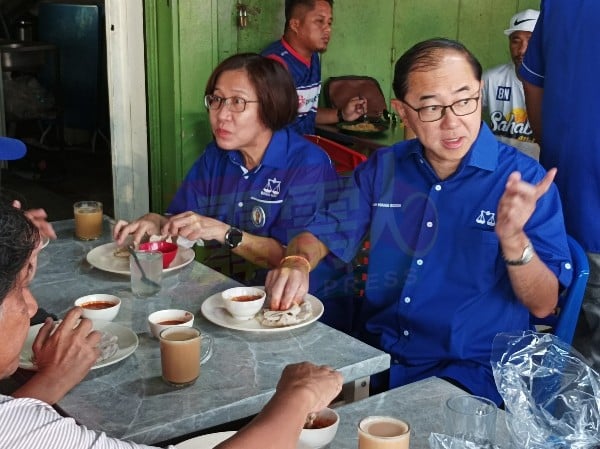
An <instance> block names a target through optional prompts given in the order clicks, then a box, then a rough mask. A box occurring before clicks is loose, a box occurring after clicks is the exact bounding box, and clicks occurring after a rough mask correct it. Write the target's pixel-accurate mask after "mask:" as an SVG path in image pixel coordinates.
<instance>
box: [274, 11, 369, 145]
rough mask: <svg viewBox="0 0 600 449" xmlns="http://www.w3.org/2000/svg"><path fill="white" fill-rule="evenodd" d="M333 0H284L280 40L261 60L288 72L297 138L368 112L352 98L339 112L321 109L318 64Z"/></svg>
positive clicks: (326, 38) (326, 39) (327, 34)
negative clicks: (295, 101) (273, 62)
mask: <svg viewBox="0 0 600 449" xmlns="http://www.w3.org/2000/svg"><path fill="white" fill-rule="evenodd" d="M332 8H333V0H286V2H285V29H284V33H283V37H282V38H281V39H280V40H278V41H276V42H273V43H272V44H270V45H269V46H268V47H267V48H265V49H264V50H263V52H262V55H263V56H266V57H268V58H272V59H274V60H276V61H279V62H281V63H282V64H283V65H284V66H285V67H287V69H288V70H289V72H290V74H291V75H292V78H293V79H294V83H295V84H296V90H297V92H298V103H299V104H298V117H297V118H296V120H295V122H294V123H293V124H292V125H291V127H292V129H294V130H296V131H297V132H298V133H300V134H314V133H315V123H316V124H331V123H338V122H343V121H354V120H357V119H358V118H360V117H361V116H362V115H363V114H365V113H366V111H367V100H366V99H364V98H361V97H354V98H351V99H350V100H348V102H347V103H346V105H345V106H344V107H343V108H341V109H333V108H320V107H318V104H319V95H320V93H321V60H320V56H319V53H323V52H325V51H326V50H327V45H328V44H329V39H330V37H331V24H332V22H333V12H332Z"/></svg>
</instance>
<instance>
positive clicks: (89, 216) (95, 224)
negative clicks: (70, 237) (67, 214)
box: [73, 201, 102, 240]
mask: <svg viewBox="0 0 600 449" xmlns="http://www.w3.org/2000/svg"><path fill="white" fill-rule="evenodd" d="M73 214H74V216H75V237H77V238H78V239H80V240H96V239H97V238H100V236H101V235H102V203H101V202H99V201H78V202H77V203H75V204H73Z"/></svg>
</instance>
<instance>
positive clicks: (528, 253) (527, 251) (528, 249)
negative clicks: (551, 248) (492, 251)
mask: <svg viewBox="0 0 600 449" xmlns="http://www.w3.org/2000/svg"><path fill="white" fill-rule="evenodd" d="M534 254H535V251H534V250H533V245H532V244H531V241H529V240H528V241H527V245H525V248H523V254H521V258H520V259H513V260H510V259H507V258H504V262H505V263H506V265H512V266H519V265H525V264H527V263H529V262H531V259H533V255H534Z"/></svg>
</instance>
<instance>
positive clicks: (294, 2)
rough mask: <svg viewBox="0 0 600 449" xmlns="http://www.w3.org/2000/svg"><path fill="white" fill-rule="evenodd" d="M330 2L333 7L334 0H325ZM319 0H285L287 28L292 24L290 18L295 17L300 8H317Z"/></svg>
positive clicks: (307, 9) (308, 9)
mask: <svg viewBox="0 0 600 449" xmlns="http://www.w3.org/2000/svg"><path fill="white" fill-rule="evenodd" d="M323 1H326V2H327V3H329V6H331V7H332V8H333V0H323ZM316 4H317V0H285V28H284V30H287V29H288V28H289V25H290V19H291V18H292V17H294V15H295V14H296V12H297V10H298V9H299V8H304V9H305V10H306V11H311V10H313V9H315V5H316Z"/></svg>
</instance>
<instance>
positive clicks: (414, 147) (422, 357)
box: [266, 39, 572, 403]
mask: <svg viewBox="0 0 600 449" xmlns="http://www.w3.org/2000/svg"><path fill="white" fill-rule="evenodd" d="M481 73H482V69H481V65H480V64H479V62H478V61H477V59H476V58H475V57H474V56H473V54H472V53H471V52H470V51H469V50H467V49H466V48H465V47H464V46H463V45H462V44H460V43H459V42H456V41H452V40H447V39H431V40H427V41H424V42H421V43H418V44H416V45H415V46H414V47H412V48H411V49H409V50H408V51H407V52H406V53H405V54H404V55H403V56H401V57H400V59H399V60H398V61H397V63H396V66H395V76H394V82H393V87H394V93H395V95H396V99H394V100H392V105H393V107H394V109H395V110H396V112H397V113H398V115H399V116H400V117H401V118H402V120H403V121H404V122H405V123H408V125H409V126H410V128H411V129H412V130H414V132H415V133H416V135H417V138H416V139H413V140H408V141H403V142H399V143H396V144H395V145H393V146H392V147H389V148H382V149H380V150H378V151H376V152H375V153H373V154H372V155H371V157H370V158H369V160H367V161H366V162H364V163H363V164H362V165H360V166H359V167H357V168H356V170H355V171H354V173H353V176H352V177H351V178H350V179H349V183H348V186H347V189H346V190H344V191H343V192H341V193H340V196H339V198H338V199H337V201H336V202H334V203H333V204H331V205H330V207H329V209H328V211H327V213H328V216H329V221H330V228H329V229H327V228H325V227H321V228H320V229H317V228H312V229H311V227H308V228H307V231H310V232H304V233H301V234H300V235H298V236H297V237H295V238H294V239H293V240H292V241H291V242H290V244H289V246H288V248H287V254H288V255H295V256H297V258H300V257H304V258H306V259H307V261H308V263H306V261H305V263H304V264H303V265H302V266H298V265H299V264H296V266H288V264H287V260H286V259H284V260H283V262H282V263H281V264H280V267H278V268H277V269H275V270H272V271H270V272H269V274H268V276H267V284H266V287H267V292H268V294H269V295H270V297H271V301H272V302H274V303H280V304H282V305H281V306H280V307H286V305H287V304H289V303H290V302H292V301H297V300H298V298H300V297H302V295H303V293H304V292H305V291H306V289H307V288H308V273H307V266H311V267H314V266H315V265H316V264H317V263H318V262H319V260H320V259H321V258H322V257H324V256H325V255H326V254H328V253H329V252H333V253H334V254H336V255H337V256H339V257H340V258H341V259H343V260H350V259H351V258H352V257H353V256H354V254H355V253H356V251H357V249H358V248H359V247H360V245H361V242H362V240H363V238H364V237H365V236H366V235H367V233H369V234H368V238H369V240H370V242H371V249H370V254H369V267H368V275H367V282H366V294H365V298H364V299H363V301H362V302H361V309H360V310H358V311H357V315H358V316H359V323H358V325H357V329H356V332H357V335H358V337H359V338H361V339H363V340H364V341H366V342H368V343H370V344H372V345H374V346H376V347H378V348H381V349H382V350H385V351H386V352H388V353H390V354H391V356H392V365H391V369H390V372H389V387H395V386H398V385H403V384H406V383H409V382H413V381H416V380H419V379H422V378H425V377H428V376H439V377H443V378H447V379H449V380H452V381H453V382H455V383H458V384H460V385H462V386H463V387H464V388H465V389H467V390H469V391H470V392H471V393H473V394H476V395H480V396H485V397H488V398H490V399H492V400H494V401H495V402H496V403H500V402H501V398H500V395H499V394H498V392H497V390H496V386H495V384H494V378H493V375H492V370H491V366H490V352H491V347H492V340H493V338H494V336H495V335H496V334H497V333H498V332H504V331H519V330H525V329H529V328H530V325H529V318H530V314H533V315H535V316H537V317H544V316H547V315H549V314H550V313H552V312H553V310H554V309H555V307H556V304H557V301H558V294H559V290H560V288H561V287H560V286H563V287H566V286H568V285H569V283H570V281H571V278H572V267H571V263H570V255H569V249H568V246H567V239H566V233H565V227H564V222H563V216H562V208H561V203H560V198H559V195H558V192H557V189H556V186H555V185H554V184H553V183H552V180H553V178H554V176H555V174H556V170H555V169H552V170H550V171H548V172H546V171H545V170H544V169H543V168H542V167H541V166H540V165H539V164H538V163H537V162H536V161H534V160H533V159H532V158H530V157H528V156H526V155H524V154H523V153H521V152H520V151H518V150H516V149H515V148H513V147H510V146H507V145H506V144H504V143H502V142H499V141H498V140H497V139H496V138H495V137H494V135H493V134H492V133H491V131H490V129H489V128H488V127H487V125H486V124H485V123H482V121H481V88H482V85H481ZM288 260H289V259H288Z"/></svg>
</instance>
